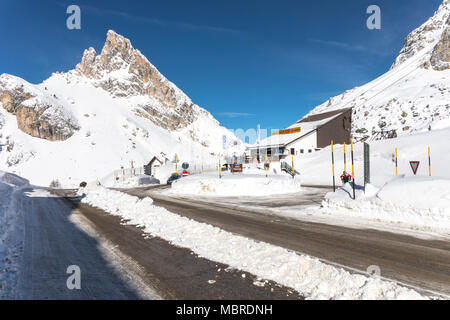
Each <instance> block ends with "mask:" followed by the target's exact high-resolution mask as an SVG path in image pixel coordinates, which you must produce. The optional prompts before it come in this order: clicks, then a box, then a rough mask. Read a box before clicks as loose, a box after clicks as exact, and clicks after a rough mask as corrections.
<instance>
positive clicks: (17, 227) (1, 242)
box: [0, 171, 29, 300]
mask: <svg viewBox="0 0 450 320" xmlns="http://www.w3.org/2000/svg"><path fill="white" fill-rule="evenodd" d="M28 185H29V183H28V180H25V179H23V178H21V177H19V176H16V175H14V174H11V173H7V172H3V171H0V300H1V299H13V298H14V296H15V283H16V280H17V272H18V264H19V261H18V260H19V256H20V246H21V241H22V239H21V235H22V232H23V230H22V229H21V228H22V226H21V224H20V223H19V222H20V212H18V210H16V207H15V206H16V198H15V197H14V193H15V192H17V191H20V189H21V188H23V187H27V186H28Z"/></svg>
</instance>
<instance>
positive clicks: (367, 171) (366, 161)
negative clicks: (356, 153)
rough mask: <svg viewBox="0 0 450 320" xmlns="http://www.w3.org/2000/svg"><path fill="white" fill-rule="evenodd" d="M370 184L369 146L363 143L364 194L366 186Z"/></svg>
mask: <svg viewBox="0 0 450 320" xmlns="http://www.w3.org/2000/svg"><path fill="white" fill-rule="evenodd" d="M369 183H370V146H369V144H368V143H367V142H364V192H366V185H367V184H369Z"/></svg>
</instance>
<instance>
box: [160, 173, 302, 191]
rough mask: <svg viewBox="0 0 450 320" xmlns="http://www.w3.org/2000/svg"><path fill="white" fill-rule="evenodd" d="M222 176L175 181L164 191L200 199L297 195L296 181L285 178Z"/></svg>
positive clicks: (196, 176)
mask: <svg viewBox="0 0 450 320" xmlns="http://www.w3.org/2000/svg"><path fill="white" fill-rule="evenodd" d="M263 173H264V171H261V172H260V173H259V174H256V173H243V174H240V173H235V174H231V173H229V172H224V173H223V174H222V178H219V175H218V173H208V174H199V175H194V176H189V177H185V178H182V179H179V180H177V181H175V182H174V183H173V184H172V188H171V189H170V190H169V191H168V192H169V193H172V194H180V195H181V194H183V195H197V196H198V195H200V196H270V195H275V194H286V193H295V192H299V191H300V188H301V183H300V179H292V177H289V176H285V175H275V174H269V175H268V176H267V177H266V176H265V175H264V174H263Z"/></svg>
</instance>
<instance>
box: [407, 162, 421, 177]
mask: <svg viewBox="0 0 450 320" xmlns="http://www.w3.org/2000/svg"><path fill="white" fill-rule="evenodd" d="M419 164H420V161H410V162H409V165H410V166H411V169H412V171H413V173H414V175H416V173H417V169H419Z"/></svg>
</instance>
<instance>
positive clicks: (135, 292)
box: [16, 189, 302, 300]
mask: <svg viewBox="0 0 450 320" xmlns="http://www.w3.org/2000/svg"><path fill="white" fill-rule="evenodd" d="M31 191H32V190H31V189H30V190H25V192H24V193H23V194H21V195H19V198H18V204H19V205H18V211H19V212H21V213H22V214H23V221H24V247H23V255H22V257H23V258H22V259H23V261H22V263H21V265H22V268H21V270H20V274H19V277H18V278H19V279H18V287H17V290H16V291H17V296H16V298H17V299H57V300H61V299H64V300H65V299H67V300H74V299H87V300H92V299H194V300H195V299H202V300H204V299H239V300H241V299H302V297H301V296H300V295H299V294H298V293H296V292H295V291H294V290H292V289H290V288H285V287H282V286H280V285H278V284H276V283H273V282H267V283H266V284H265V285H264V286H260V285H255V284H254V282H255V281H256V280H257V279H256V278H255V277H254V276H252V275H250V274H245V277H243V272H241V271H236V270H228V269H227V266H226V265H222V264H219V263H216V262H213V261H209V260H206V259H202V258H199V257H197V256H196V255H194V254H193V253H192V252H191V251H190V250H188V249H184V248H179V247H175V246H173V245H171V244H169V243H168V242H167V241H164V240H162V239H160V238H152V237H149V236H148V235H146V234H144V232H143V231H142V230H141V229H140V228H138V227H136V226H130V225H125V224H123V223H122V221H121V219H120V218H119V217H117V216H112V215H110V214H107V213H105V212H103V211H101V210H99V209H96V208H92V207H90V206H87V205H84V204H80V203H78V202H76V201H69V200H67V199H65V198H64V196H67V197H70V196H74V190H62V191H59V192H57V194H59V195H61V197H48V196H46V195H45V193H42V195H39V194H40V193H39V194H37V195H36V194H31ZM105 243H106V244H105ZM104 247H106V249H105V248H104ZM105 251H107V253H105ZM71 265H77V266H79V268H80V270H81V289H80V290H69V289H68V288H67V285H66V282H67V279H68V277H69V276H70V274H67V273H66V271H67V268H68V266H71Z"/></svg>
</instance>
